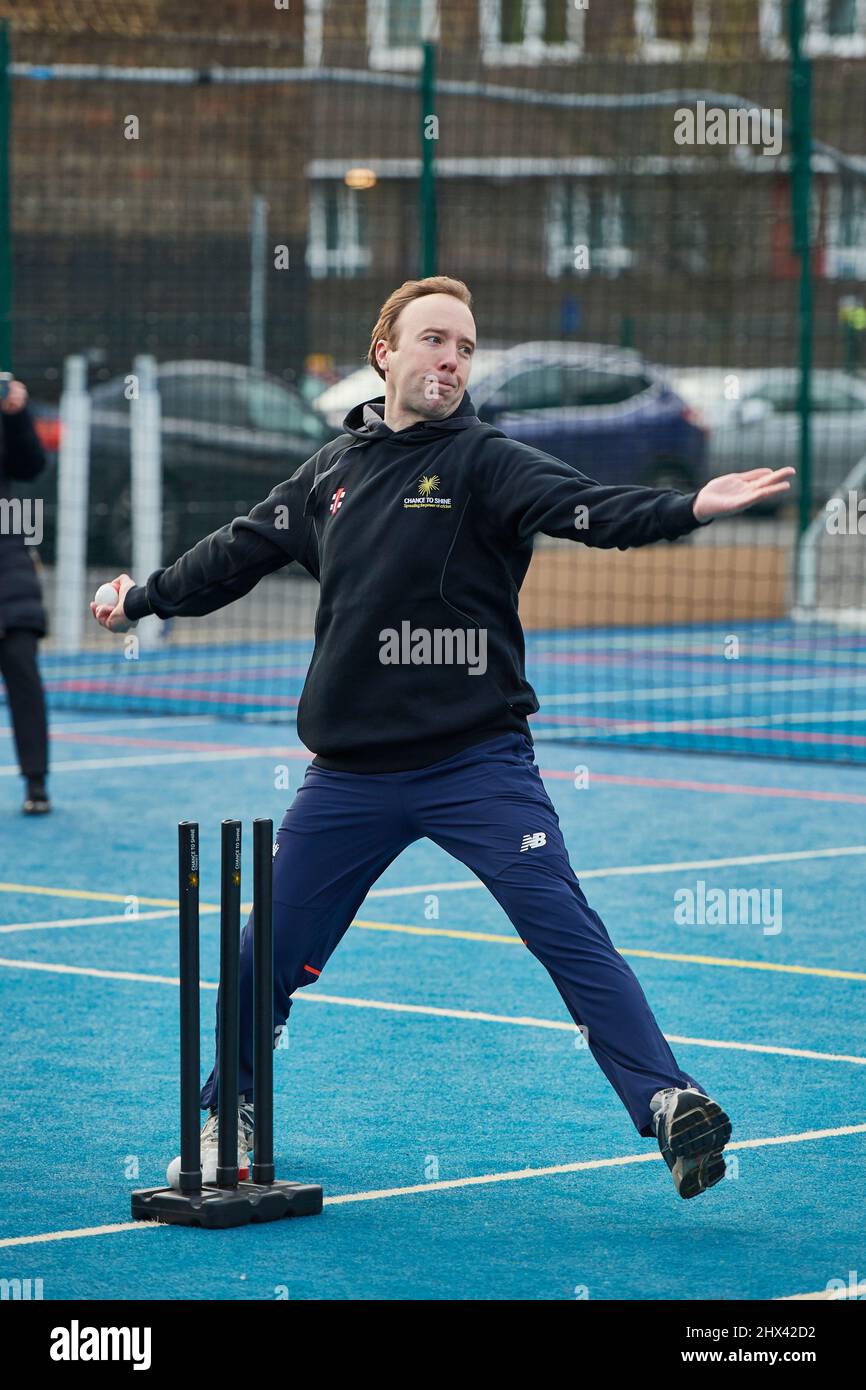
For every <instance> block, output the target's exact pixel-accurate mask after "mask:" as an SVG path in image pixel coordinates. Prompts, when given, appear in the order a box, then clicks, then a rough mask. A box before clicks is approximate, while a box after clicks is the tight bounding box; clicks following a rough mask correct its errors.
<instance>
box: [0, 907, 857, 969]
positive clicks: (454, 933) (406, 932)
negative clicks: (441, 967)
mask: <svg viewBox="0 0 866 1390" xmlns="http://www.w3.org/2000/svg"><path fill="white" fill-rule="evenodd" d="M13 888H18V889H20V890H22V891H25V892H32V893H36V892H40V893H45V894H48V895H54V894H55V890H54V889H51V888H40V889H37V888H32V887H28V886H27V885H23V884H5V883H0V891H3V890H4V889H9V890H11V889H13ZM57 896H66V897H80V898H96V899H99V900H100V901H104V902H122V903H125V902H128V901H129V897H131V896H135V897H136V900H137V901H138V902H139V903H140V904H141V905H142V906H146V907H149V906H156V907H167V908H176V907H177V905H178V904H177V901H176V900H173V899H171V898H141V897H137V895H133V894H130V895H128V896H123V895H121V894H119V893H87V892H85V891H83V890H81V889H72V888H69V889H64V890H63V891H62V893H60V891H59V890H58V891H57ZM251 910H252V903H241V911H242V912H244V913H249V912H250V911H251ZM199 911H200V913H201V914H202V915H205V914H208V913H210V914H212V913H216V912H219V906H218V904H217V903H202V904H201V905H200V907H199ZM151 915H153V916H155V915H156V914H147V913H141V914H140V915H139V916H138V917H136V916H135V915H127V914H123V916H118V917H117V918H116V919H112V918H111V917H105V918H100V917H94V918H93V919H92V922H93V924H94V925H97V924H100V923H105V922H110V921H112V920H117V921H128V922H129V923H133V922H135V921H139V920H146V919H147V917H148V916H151ZM55 925H56V926H62V925H68V926H73V925H80V926H87V925H88V922H87V919H86V918H74V919H72V920H71V921H69V922H67V923H65V924H64V922H63V919H61V918H58V919H56V921H55V922H36V923H27V922H13V923H11V924H9V925H7V926H5V927H0V933H2V932H9V933H12V932H15V931H28V930H35V929H36V928H37V927H39V928H44V929H47V928H50V927H52V926H55ZM351 925H352V926H353V927H361V928H362V929H363V930H364V931H379V932H395V933H397V934H398V935H401V936H433V937H437V936H439V937H445V938H450V939H452V940H455V941H487V942H492V943H494V944H496V945H500V946H521V945H523V942H522V941H521V939H520V937H519V936H517V935H516V934H515V935H511V934H509V935H505V934H504V933H500V932H479V931H461V930H459V929H458V928H456V927H417V926H413V925H411V924H409V923H408V922H376V921H372V920H369V919H367V918H360V917H358V918H355V920H354V921H353V922H352V923H351ZM616 949H617V951H618V952H619V954H620V955H621V956H635V957H639V958H641V959H644V960H667V961H676V962H680V963H682V964H685V965H713V966H724V967H727V968H728V969H734V970H769V971H773V972H775V973H777V974H782V975H811V976H816V977H819V978H821V979H829V980H866V971H862V970H835V969H832V968H831V967H830V966H819V965H786V964H782V963H781V962H776V961H766V960H740V959H738V958H737V957H735V956H704V955H696V954H689V953H687V952H684V951H647V950H643V949H641V948H639V947H637V946H627V947H617V948H616Z"/></svg>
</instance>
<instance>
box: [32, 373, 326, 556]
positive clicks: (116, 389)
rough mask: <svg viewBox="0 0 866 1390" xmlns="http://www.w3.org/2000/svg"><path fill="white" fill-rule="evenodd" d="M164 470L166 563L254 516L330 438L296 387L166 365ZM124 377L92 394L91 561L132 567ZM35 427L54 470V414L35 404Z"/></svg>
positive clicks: (47, 543) (51, 512)
mask: <svg viewBox="0 0 866 1390" xmlns="http://www.w3.org/2000/svg"><path fill="white" fill-rule="evenodd" d="M157 378H158V385H159V395H160V405H161V431H160V433H161V439H162V467H163V562H164V563H165V564H170V563H171V562H172V561H173V560H175V559H176V558H177V556H178V555H180V554H182V553H183V551H184V550H187V549H189V547H190V546H191V545H194V544H195V542H196V541H197V540H200V539H201V537H202V536H206V535H208V534H209V533H210V532H211V531H214V530H216V529H217V528H218V527H220V526H224V525H225V524H226V523H227V522H229V521H231V520H232V518H233V517H235V516H239V515H241V514H243V513H246V512H248V511H249V510H250V508H251V507H252V506H254V505H255V503H256V502H260V501H261V500H262V499H263V498H264V497H266V496H267V495H268V493H269V492H270V490H271V488H272V487H274V486H275V484H276V483H278V482H281V481H282V479H284V478H288V477H289V476H290V475H291V474H292V473H293V472H294V471H295V469H296V468H297V467H298V465H299V464H301V463H303V462H304V460H305V459H308V458H310V456H311V455H312V454H314V453H315V452H316V450H317V449H319V448H321V446H322V445H323V444H324V443H326V442H327V440H329V439H332V438H333V436H334V431H333V430H332V429H331V428H329V426H328V425H327V423H326V422H325V420H324V419H323V418H322V416H321V415H320V414H319V413H318V412H317V411H316V410H315V408H314V407H313V406H312V405H310V404H309V402H307V401H305V400H304V398H303V397H302V396H301V395H300V393H299V392H298V391H296V390H295V389H294V387H292V386H289V385H287V384H286V383H285V382H282V381H280V380H279V379H277V378H275V377H271V376H267V375H266V374H264V373H262V372H257V371H254V370H252V369H251V368H249V367H244V366H240V365H238V364H236V363H232V362H165V363H162V364H161V365H160V366H159V368H158V372H157ZM126 381H127V378H125V377H117V378H115V379H114V380H112V381H108V382H105V383H104V384H103V385H101V386H97V387H95V388H94V390H93V391H92V392H91V402H92V414H91V436H90V526H89V538H88V563H89V564H91V565H101V564H107V565H109V566H114V567H117V568H123V567H128V566H129V565H130V564H131V561H132V541H131V528H130V471H129V470H130V452H129V401H128V400H127V399H126V394H125V391H126ZM34 415H35V416H36V427H37V430H38V431H39V433H40V435H41V437H42V439H43V442H44V443H45V444H46V445H47V446H48V447H49V448H50V449H51V450H52V462H53V463H54V464H55V465H56V458H57V455H56V450H57V448H58V447H59V421H58V416H57V410H56V408H47V407H45V406H43V405H39V404H38V403H37V404H36V405H35V407H34ZM56 488H57V471H56V466H55V467H52V468H51V470H50V474H49V476H48V477H47V479H46V481H45V484H44V486H43V487H42V489H41V492H40V495H41V496H42V497H43V498H44V499H45V540H44V544H43V546H42V554H43V558H45V559H47V560H49V562H50V560H51V559H53V554H54V528H55V525H56Z"/></svg>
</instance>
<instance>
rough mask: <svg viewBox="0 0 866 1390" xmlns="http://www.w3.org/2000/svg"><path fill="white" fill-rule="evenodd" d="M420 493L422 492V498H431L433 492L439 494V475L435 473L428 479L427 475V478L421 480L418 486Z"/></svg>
mask: <svg viewBox="0 0 866 1390" xmlns="http://www.w3.org/2000/svg"><path fill="white" fill-rule="evenodd" d="M418 491H419V492H420V494H421V496H422V497H429V496H430V493H431V492H438V491H439V477H438V475H437V474H436V473H433V474H431V476H430V477H429V478H428V477H427V476H426V474H425V476H424V477H423V478H422V479H421V481H420V483H419V484H418Z"/></svg>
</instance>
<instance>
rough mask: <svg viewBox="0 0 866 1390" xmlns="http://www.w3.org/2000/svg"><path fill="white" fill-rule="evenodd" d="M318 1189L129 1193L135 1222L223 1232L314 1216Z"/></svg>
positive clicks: (281, 1186)
mask: <svg viewBox="0 0 866 1390" xmlns="http://www.w3.org/2000/svg"><path fill="white" fill-rule="evenodd" d="M321 1210H322V1189H321V1187H319V1186H318V1185H317V1184H315V1183H304V1182H273V1183H255V1182H239V1183H238V1185H237V1187H212V1186H204V1185H203V1186H202V1187H201V1189H200V1191H198V1192H178V1191H176V1190H175V1188H173V1187H149V1188H143V1189H141V1190H140V1191H138V1192H133V1193H132V1215H133V1219H134V1220H136V1221H165V1222H168V1223H169V1224H170V1225H174V1226H203V1227H206V1228H207V1229H208V1230H225V1229H226V1228H227V1227H229V1226H247V1225H249V1224H250V1222H255V1221H279V1220H281V1219H282V1218H283V1217H284V1216H318V1215H319V1213H320V1212H321Z"/></svg>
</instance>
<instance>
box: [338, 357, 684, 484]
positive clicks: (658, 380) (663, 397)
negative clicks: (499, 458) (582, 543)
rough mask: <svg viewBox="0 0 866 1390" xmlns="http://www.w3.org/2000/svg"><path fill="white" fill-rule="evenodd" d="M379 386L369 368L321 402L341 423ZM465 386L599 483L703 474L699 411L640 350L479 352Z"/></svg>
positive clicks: (513, 427) (486, 411) (524, 437)
mask: <svg viewBox="0 0 866 1390" xmlns="http://www.w3.org/2000/svg"><path fill="white" fill-rule="evenodd" d="M383 393H384V383H383V381H382V378H381V377H379V376H378V375H377V373H376V372H375V371H374V370H373V369H372V368H371V367H365V368H363V369H362V370H361V371H359V372H355V373H354V374H353V375H351V376H349V377H347V378H346V379H345V381H342V382H340V383H339V384H338V385H336V386H334V387H331V388H330V389H329V390H328V391H325V392H323V394H322V395H321V396H320V397H319V399H318V401H317V405H318V408H319V410H320V411H321V412H322V413H323V414H324V415H325V417H326V419H327V420H328V421H329V423H330V424H331V425H333V426H334V427H335V428H339V424H340V422H341V421H342V419H343V417H344V416H345V415H346V414H347V412H348V411H349V410H350V409H351V407H352V406H353V405H357V404H358V402H359V401H362V400H366V399H369V398H370V397H372V396H381V395H382V394H383ZM469 394H470V395H471V397H472V400H473V403H474V405H475V408H476V410H477V411H478V414H479V417H480V418H481V419H482V420H486V421H489V422H490V423H491V424H495V425H497V426H498V428H500V429H501V430H503V432H504V433H505V434H507V435H509V436H510V437H511V438H512V439H518V440H520V441H521V442H522V443H524V444H532V445H535V446H536V447H537V448H539V449H543V450H544V451H545V452H546V453H549V454H553V455H554V456H555V457H556V458H560V459H562V460H563V461H564V462H565V463H570V464H572V465H573V466H574V467H575V468H579V469H580V471H581V472H583V473H587V474H589V476H590V477H593V478H596V479H598V481H599V482H606V483H641V484H645V485H647V486H653V487H676V488H681V489H682V490H683V491H686V492H688V491H690V490H692V489H693V488H697V487H700V486H701V484H702V483H703V482H704V481H705V480H706V477H707V472H706V431H705V428H704V425H703V421H702V419H701V417H700V416H699V414H698V412H697V411H695V410H693V409H692V408H691V407H690V406H688V405H687V404H686V402H685V401H683V400H682V399H681V397H679V396H678V395H677V394H676V392H675V391H674V390H672V388H671V387H670V386H669V385H668V383H667V381H666V379H665V377H664V375H663V374H662V373H661V372H660V371H658V370H656V369H655V368H653V367H651V366H650V365H649V364H648V363H647V362H645V361H644V359H643V358H642V357H641V355H640V354H639V353H637V352H630V351H627V350H624V349H621V348H612V347H607V346H605V345H603V344H596V343H561V342H538V343H520V344H518V345H517V346H516V347H512V348H508V349H503V350H498V349H488V350H486V351H478V352H477V353H476V355H475V358H474V360H473V364H472V374H471V376H470V380H469Z"/></svg>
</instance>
